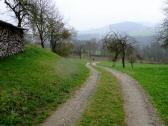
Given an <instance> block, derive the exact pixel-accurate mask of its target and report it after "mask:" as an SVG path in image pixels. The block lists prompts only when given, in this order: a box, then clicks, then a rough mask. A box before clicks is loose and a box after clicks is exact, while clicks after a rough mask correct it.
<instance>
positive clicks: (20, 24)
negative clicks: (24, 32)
mask: <svg viewBox="0 0 168 126" xmlns="http://www.w3.org/2000/svg"><path fill="white" fill-rule="evenodd" d="M18 27H19V28H21V27H22V21H21V20H20V19H18Z"/></svg>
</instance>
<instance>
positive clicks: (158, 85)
mask: <svg viewBox="0 0 168 126" xmlns="http://www.w3.org/2000/svg"><path fill="white" fill-rule="evenodd" d="M101 65H103V66H107V67H111V66H112V63H111V62H102V63H101ZM115 69H117V70H120V71H122V72H126V73H128V74H129V75H131V76H133V77H134V78H135V79H136V80H138V81H139V82H140V84H141V85H142V86H143V87H144V89H145V90H146V91H147V92H148V93H149V95H150V96H151V100H152V101H153V103H154V105H155V106H156V108H157V109H158V111H159V112H160V115H161V117H162V119H163V120H164V121H165V123H166V125H168V65H159V64H135V67H134V69H133V70H132V69H131V67H130V64H127V67H126V68H125V69H123V68H122V65H121V64H119V63H118V64H117V66H116V68H115Z"/></svg>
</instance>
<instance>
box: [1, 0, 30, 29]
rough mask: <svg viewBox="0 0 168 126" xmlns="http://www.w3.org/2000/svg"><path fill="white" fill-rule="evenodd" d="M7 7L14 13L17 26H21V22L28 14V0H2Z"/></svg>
mask: <svg viewBox="0 0 168 126" xmlns="http://www.w3.org/2000/svg"><path fill="white" fill-rule="evenodd" d="M4 3H5V4H6V5H7V7H8V8H9V9H10V10H11V11H12V12H13V13H14V14H15V17H16V19H17V20H18V24H17V26H18V27H23V23H24V21H25V19H26V17H27V16H28V10H29V9H28V8H29V7H30V6H29V1H28V0H4Z"/></svg>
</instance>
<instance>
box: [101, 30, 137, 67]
mask: <svg viewBox="0 0 168 126" xmlns="http://www.w3.org/2000/svg"><path fill="white" fill-rule="evenodd" d="M103 41H104V45H105V46H106V47H107V49H108V50H109V51H110V52H111V53H114V54H115V56H114V59H113V61H114V63H115V62H116V61H117V59H118V57H119V55H120V56H121V58H122V64H123V68H125V59H126V53H127V49H128V47H129V46H131V45H132V44H133V43H134V42H135V40H134V39H133V38H131V37H129V36H128V35H121V34H119V33H113V32H110V33H109V34H107V35H106V36H105V38H104V39H103ZM113 65H115V64H113Z"/></svg>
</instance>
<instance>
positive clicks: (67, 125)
mask: <svg viewBox="0 0 168 126" xmlns="http://www.w3.org/2000/svg"><path fill="white" fill-rule="evenodd" d="M86 66H87V67H88V68H89V69H90V70H91V75H90V77H89V78H88V80H87V81H86V82H85V84H84V85H83V86H82V88H81V89H80V90H78V91H76V93H75V95H74V96H73V97H72V98H71V99H69V100H68V101H67V102H66V103H65V104H64V105H63V106H61V107H60V108H58V110H57V111H56V112H54V113H53V114H52V115H51V116H50V117H49V118H48V119H47V120H46V121H45V122H44V123H43V124H41V125H40V126H74V125H75V123H76V122H77V121H78V119H80V117H81V115H82V113H83V112H84V110H85V108H86V107H87V103H88V100H89V98H90V96H91V95H93V94H94V92H95V89H96V85H97V81H98V79H99V73H98V72H97V71H96V70H95V69H94V68H93V67H91V66H90V65H89V64H87V65H86Z"/></svg>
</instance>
